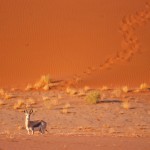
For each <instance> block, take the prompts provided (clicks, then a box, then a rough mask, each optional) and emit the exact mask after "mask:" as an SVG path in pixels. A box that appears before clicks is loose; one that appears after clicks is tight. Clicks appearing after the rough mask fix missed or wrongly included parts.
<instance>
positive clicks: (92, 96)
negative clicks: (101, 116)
mask: <svg viewBox="0 0 150 150" xmlns="http://www.w3.org/2000/svg"><path fill="white" fill-rule="evenodd" d="M100 98H101V97H100V92H99V91H91V92H90V93H89V94H88V95H87V96H86V102H87V103H88V104H97V103H98V102H99V99H100Z"/></svg>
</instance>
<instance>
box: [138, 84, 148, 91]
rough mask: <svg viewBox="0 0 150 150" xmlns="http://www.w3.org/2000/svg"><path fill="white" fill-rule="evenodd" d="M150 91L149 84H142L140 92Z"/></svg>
mask: <svg viewBox="0 0 150 150" xmlns="http://www.w3.org/2000/svg"><path fill="white" fill-rule="evenodd" d="M148 89H150V86H149V85H148V84H147V83H142V84H141V85H140V90H142V91H143V90H148Z"/></svg>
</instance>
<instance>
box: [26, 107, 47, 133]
mask: <svg viewBox="0 0 150 150" xmlns="http://www.w3.org/2000/svg"><path fill="white" fill-rule="evenodd" d="M24 113H25V116H26V117H25V127H26V130H27V131H28V134H29V135H30V131H31V132H32V135H33V134H34V131H39V132H40V133H41V134H44V133H45V131H47V130H46V126H47V123H46V122H45V121H43V120H35V121H30V116H31V114H32V113H33V109H30V110H24ZM47 132H48V131H47Z"/></svg>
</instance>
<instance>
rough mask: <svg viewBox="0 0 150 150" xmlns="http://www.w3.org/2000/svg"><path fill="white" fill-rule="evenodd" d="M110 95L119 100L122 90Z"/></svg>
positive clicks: (114, 91) (116, 90)
mask: <svg viewBox="0 0 150 150" xmlns="http://www.w3.org/2000/svg"><path fill="white" fill-rule="evenodd" d="M111 94H112V97H115V98H120V97H121V95H122V90H121V89H115V90H113V91H112V93H111Z"/></svg>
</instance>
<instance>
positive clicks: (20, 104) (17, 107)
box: [14, 100, 25, 109]
mask: <svg viewBox="0 0 150 150" xmlns="http://www.w3.org/2000/svg"><path fill="white" fill-rule="evenodd" d="M24 107H25V103H24V101H23V100H18V102H17V103H15V104H14V109H22V108H24Z"/></svg>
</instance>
